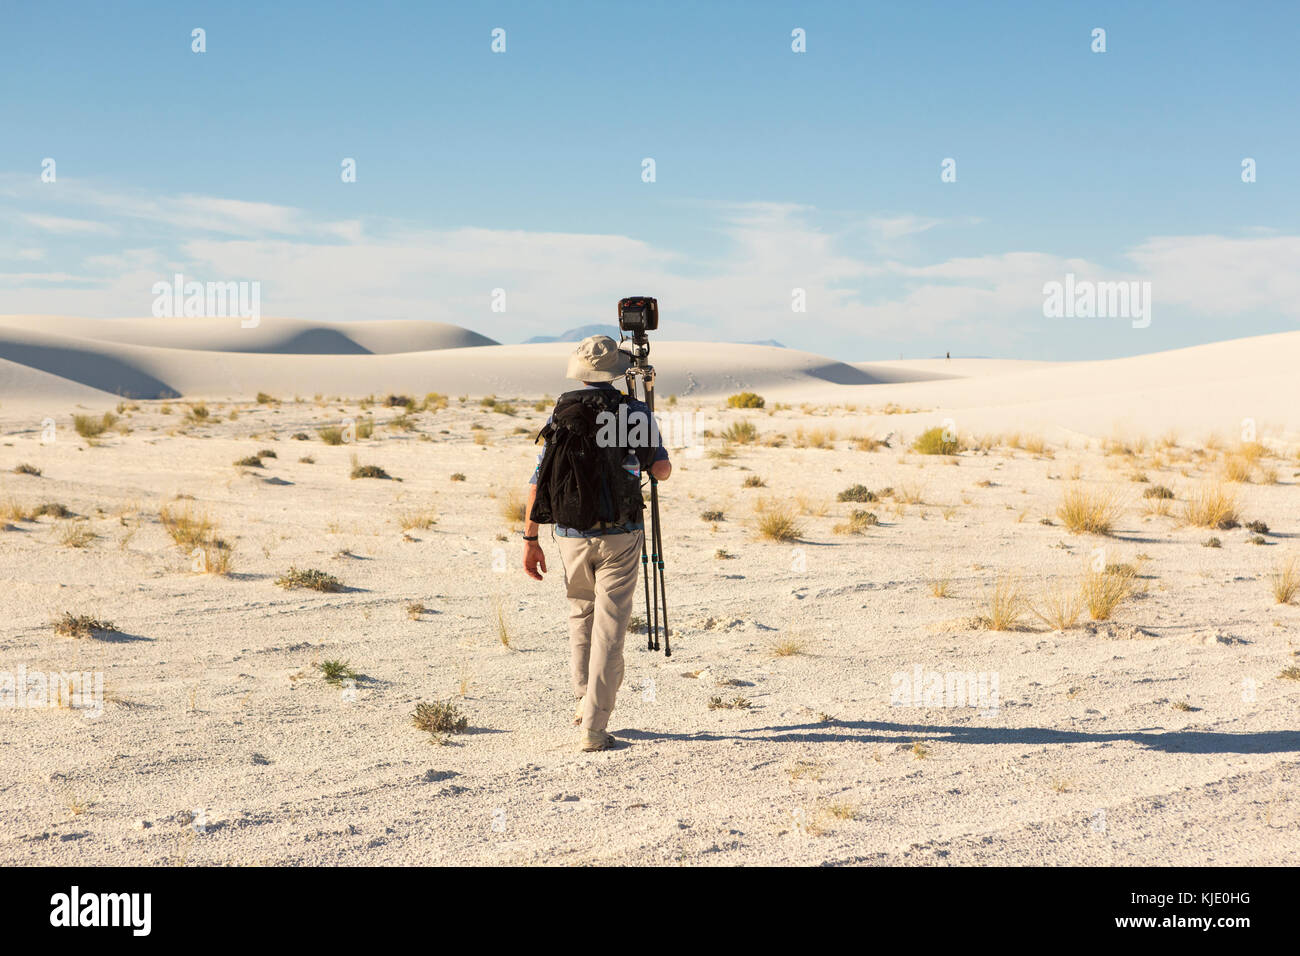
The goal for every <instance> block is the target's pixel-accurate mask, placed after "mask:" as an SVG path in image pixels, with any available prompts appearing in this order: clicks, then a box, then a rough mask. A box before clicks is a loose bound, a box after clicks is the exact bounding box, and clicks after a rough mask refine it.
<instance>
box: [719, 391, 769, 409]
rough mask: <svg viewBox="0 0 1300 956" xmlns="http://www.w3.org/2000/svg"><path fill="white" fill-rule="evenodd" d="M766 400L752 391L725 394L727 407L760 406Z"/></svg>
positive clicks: (764, 403)
mask: <svg viewBox="0 0 1300 956" xmlns="http://www.w3.org/2000/svg"><path fill="white" fill-rule="evenodd" d="M766 404H767V402H766V401H765V400H764V399H763V396H761V395H758V394H756V393H754V392H737V393H736V394H735V395H729V396H727V407H728V408H762V407H763V406H764V405H766Z"/></svg>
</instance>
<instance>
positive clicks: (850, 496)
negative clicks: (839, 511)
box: [835, 485, 876, 503]
mask: <svg viewBox="0 0 1300 956" xmlns="http://www.w3.org/2000/svg"><path fill="white" fill-rule="evenodd" d="M835 500H836V501H857V502H862V503H865V502H868V501H875V500H876V494H875V492H873V491H872V490H871V489H870V488H868V487H867V486H866V485H850V486H849V487H847V488H845V489H844V490H843V491H841V492H840V493H839V494H838V495H836V496H835Z"/></svg>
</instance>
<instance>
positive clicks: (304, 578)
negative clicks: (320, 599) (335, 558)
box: [275, 566, 343, 592]
mask: <svg viewBox="0 0 1300 956" xmlns="http://www.w3.org/2000/svg"><path fill="white" fill-rule="evenodd" d="M275 583H276V584H278V585H279V586H280V587H282V588H286V589H294V588H307V589H309V590H312V591H329V592H333V591H342V590H343V584H342V582H340V581H339V579H338V578H336V577H334V575H332V574H327V573H326V572H324V571H318V570H316V569H315V568H297V567H294V566H290V568H289V570H288V571H286V572H285V573H284V574H282V575H280V577H278V578H276V580H275Z"/></svg>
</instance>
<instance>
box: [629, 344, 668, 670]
mask: <svg viewBox="0 0 1300 956" xmlns="http://www.w3.org/2000/svg"><path fill="white" fill-rule="evenodd" d="M631 356H632V365H631V367H630V368H628V370H627V371H626V372H625V373H624V378H626V380H627V395H628V398H639V399H640V400H641V401H643V402H645V403H646V407H648V408H649V409H650V418H651V423H653V421H654V412H655V369H654V366H653V365H651V364H650V362H649V358H650V340H649V339H647V338H646V335H645V332H638V333H635V334H634V335H633V337H632V350H631ZM638 382H639V383H640V392H639V393H638V391H637V383H638ZM654 433H657V429H656V430H654V431H652V434H654ZM655 447H656V449H657V448H658V444H657V443H656V445H655ZM646 537H647V536H646V535H645V534H642V535H641V580H642V581H644V582H645V620H646V650H650V651H657V650H659V610H660V608H661V607H662V608H663V621H664V657H672V656H673V649H672V645H671V644H670V643H669V641H668V590H667V587H666V585H665V584H664V543H663V535H662V533H661V530H660V526H659V479H657V478H656V477H655V476H654V475H653V474H651V475H650V535H649V540H650V547H649V554H648V555H647V551H646ZM652 578H653V580H652ZM651 595H654V613H653V616H652V615H651Z"/></svg>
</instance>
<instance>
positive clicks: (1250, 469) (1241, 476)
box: [1223, 455, 1255, 484]
mask: <svg viewBox="0 0 1300 956" xmlns="http://www.w3.org/2000/svg"><path fill="white" fill-rule="evenodd" d="M1254 470H1255V469H1254V466H1253V465H1251V463H1250V462H1249V461H1247V460H1246V459H1245V458H1242V457H1240V456H1238V455H1231V456H1229V457H1228V458H1225V459H1224V460H1223V477H1224V479H1225V480H1227V481H1235V482H1239V483H1241V484H1249V483H1250V479H1251V475H1252V474H1253V473H1254Z"/></svg>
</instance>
